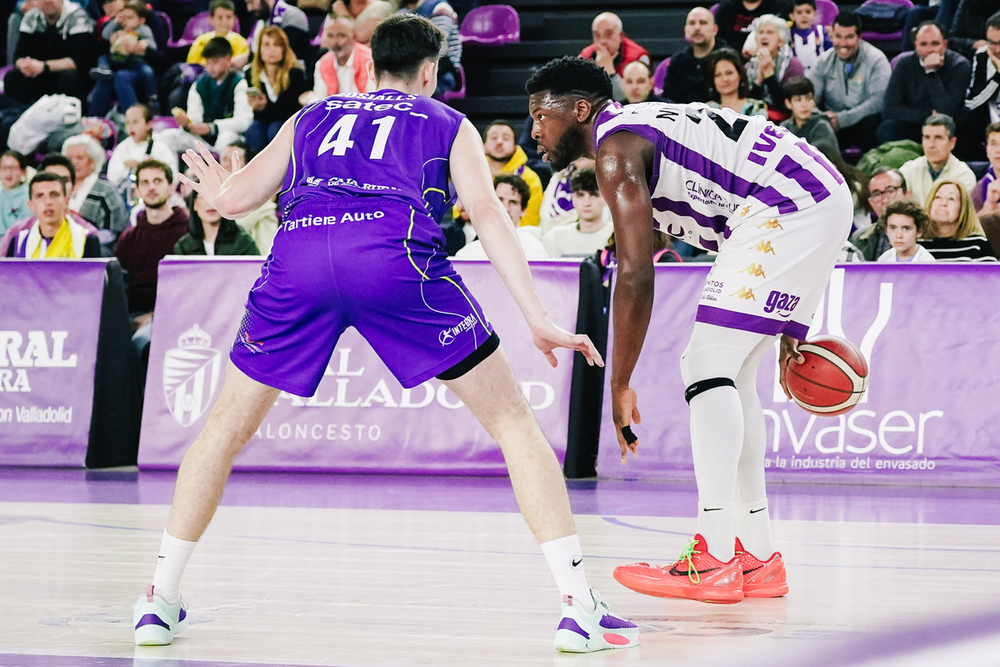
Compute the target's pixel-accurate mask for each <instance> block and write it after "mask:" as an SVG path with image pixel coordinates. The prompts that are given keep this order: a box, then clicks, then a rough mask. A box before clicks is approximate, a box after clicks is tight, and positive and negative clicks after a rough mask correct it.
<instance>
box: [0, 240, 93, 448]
mask: <svg viewBox="0 0 1000 667" xmlns="http://www.w3.org/2000/svg"><path fill="white" fill-rule="evenodd" d="M106 263H107V262H106V260H99V259H91V260H57V261H52V260H38V261H34V260H24V259H13V260H7V259H0V284H2V285H3V289H0V465H35V466H38V465H44V466H81V467H82V466H83V465H84V461H85V459H86V456H87V443H88V436H89V434H90V418H91V411H92V408H93V403H94V371H95V364H96V360H97V338H98V330H99V328H100V318H101V298H102V296H103V293H104V272H105V265H106Z"/></svg>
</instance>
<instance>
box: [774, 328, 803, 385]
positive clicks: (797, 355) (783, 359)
mask: <svg viewBox="0 0 1000 667" xmlns="http://www.w3.org/2000/svg"><path fill="white" fill-rule="evenodd" d="M792 359H794V360H795V363H797V364H804V363H805V362H806V358H805V357H803V356H802V353H801V352H799V341H798V340H797V339H795V338H792V337H791V336H786V335H784V334H782V335H781V349H780V350H779V352H778V384H780V385H781V390H782V391H784V392H785V396H786V397H788V400H792V395H791V394H790V393H789V391H788V385H787V384H785V374H786V372H787V371H788V364H789V362H790V361H791V360H792Z"/></svg>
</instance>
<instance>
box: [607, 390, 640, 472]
mask: <svg viewBox="0 0 1000 667" xmlns="http://www.w3.org/2000/svg"><path fill="white" fill-rule="evenodd" d="M611 416H612V418H613V419H614V422H615V435H616V436H618V447H619V448H621V450H622V465H625V462H626V461H628V453H629V452H632V458H638V457H639V438H637V437H636V436H635V434H633V433H632V423H633V422H634V423H636V424H638V423H640V422H641V421H642V415H640V414H639V405H638V399H637V398H636V395H635V391H633V389H632V387H626V388H625V389H623V390H618V391H616V390H614V389H612V390H611Z"/></svg>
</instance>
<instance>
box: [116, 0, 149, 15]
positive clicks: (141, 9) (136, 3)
mask: <svg viewBox="0 0 1000 667" xmlns="http://www.w3.org/2000/svg"><path fill="white" fill-rule="evenodd" d="M122 9H131V10H132V11H133V12H135V15H136V16H138V17H139V18H141V19H143V20H146V19H147V18H148V17H149V7H147V6H146V3H145V2H143V1H142V0H125V2H124V3H123V4H122Z"/></svg>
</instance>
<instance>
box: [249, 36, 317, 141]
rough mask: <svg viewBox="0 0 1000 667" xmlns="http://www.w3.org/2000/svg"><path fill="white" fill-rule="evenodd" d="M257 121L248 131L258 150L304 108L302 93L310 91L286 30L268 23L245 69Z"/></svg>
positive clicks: (251, 104) (250, 100) (250, 98)
mask: <svg viewBox="0 0 1000 667" xmlns="http://www.w3.org/2000/svg"><path fill="white" fill-rule="evenodd" d="M244 74H245V76H246V77H247V79H248V80H249V81H250V83H251V84H252V87H251V88H250V89H249V90H248V91H247V95H248V101H249V103H250V106H251V107H253V122H252V123H251V124H250V127H249V128H248V129H247V132H246V142H247V146H249V147H250V150H252V151H255V152H258V151H260V150H262V149H263V148H264V146H266V145H267V144H268V143H270V141H271V140H272V139H274V137H275V136H276V135H277V134H278V130H280V129H281V126H282V125H283V124H284V122H285V121H286V120H288V119H289V118H291V117H292V116H294V115H295V113H296V112H297V111H298V110H299V109H301V108H302V105H301V104H299V97H300V96H302V95H303V94H304V93H307V92H308V91H309V88H308V87H307V86H306V75H305V72H304V71H303V69H302V67H301V66H300V65H299V64H298V59H297V58H296V57H295V53H293V52H292V50H291V49H290V48H289V46H288V37H287V36H286V35H285V31H284V30H282V29H281V28H279V27H277V26H267V27H265V28H264V29H263V30H261V32H260V48H259V49H257V51H256V52H255V53H254V55H253V62H252V63H251V64H250V65H249V67H247V71H246V72H244Z"/></svg>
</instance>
